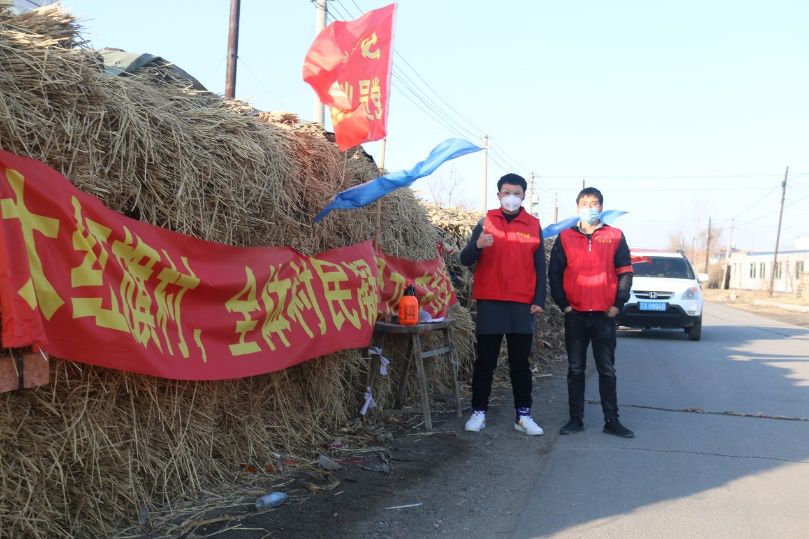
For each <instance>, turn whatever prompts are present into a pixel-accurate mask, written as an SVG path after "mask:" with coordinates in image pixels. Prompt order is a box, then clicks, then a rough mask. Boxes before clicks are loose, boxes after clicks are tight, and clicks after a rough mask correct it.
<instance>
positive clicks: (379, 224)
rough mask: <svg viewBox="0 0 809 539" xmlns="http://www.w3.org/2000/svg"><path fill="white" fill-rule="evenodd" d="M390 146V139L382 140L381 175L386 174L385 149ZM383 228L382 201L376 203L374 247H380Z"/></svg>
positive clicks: (380, 155)
mask: <svg viewBox="0 0 809 539" xmlns="http://www.w3.org/2000/svg"><path fill="white" fill-rule="evenodd" d="M387 146H388V137H385V138H383V139H382V147H381V149H380V152H379V174H380V175H383V174H385V149H386V148H387ZM381 228H382V199H381V198H380V199H379V200H377V202H376V212H374V245H376V247H379V231H380V229H381Z"/></svg>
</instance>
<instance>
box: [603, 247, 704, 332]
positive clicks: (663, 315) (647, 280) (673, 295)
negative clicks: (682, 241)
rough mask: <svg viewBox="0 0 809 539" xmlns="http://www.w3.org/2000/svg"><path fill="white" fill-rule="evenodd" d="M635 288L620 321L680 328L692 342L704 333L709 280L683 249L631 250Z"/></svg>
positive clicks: (628, 323) (639, 326)
mask: <svg viewBox="0 0 809 539" xmlns="http://www.w3.org/2000/svg"><path fill="white" fill-rule="evenodd" d="M632 271H633V272H634V274H635V275H634V277H633V278H632V291H631V293H630V296H629V301H627V303H626V305H624V308H623V310H622V311H621V313H620V314H619V315H618V324H620V325H622V326H628V327H633V328H645V329H649V328H681V329H683V330H685V332H686V334H688V338H689V339H691V340H692V341H698V340H700V337H701V336H702V291H701V290H700V286H699V285H700V284H701V283H704V282H706V281H707V280H708V275H707V274H705V273H699V274H695V273H694V268H692V267H691V263H690V262H689V261H688V259H687V258H686V257H685V255H684V254H683V253H682V252H672V251H632Z"/></svg>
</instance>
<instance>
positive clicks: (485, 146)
mask: <svg viewBox="0 0 809 539" xmlns="http://www.w3.org/2000/svg"><path fill="white" fill-rule="evenodd" d="M488 174H489V135H487V134H485V133H484V134H483V211H484V212H485V211H486V198H487V197H488V196H489V178H488Z"/></svg>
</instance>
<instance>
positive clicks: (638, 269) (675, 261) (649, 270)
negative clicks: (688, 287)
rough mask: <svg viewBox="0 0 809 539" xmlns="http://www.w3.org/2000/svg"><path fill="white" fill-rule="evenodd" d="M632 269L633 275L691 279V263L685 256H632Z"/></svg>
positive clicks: (692, 274)
mask: <svg viewBox="0 0 809 539" xmlns="http://www.w3.org/2000/svg"><path fill="white" fill-rule="evenodd" d="M632 271H633V272H634V273H635V277H667V278H669V279H693V278H694V272H693V270H692V269H691V264H689V263H688V261H687V260H686V259H685V258H669V257H664V256H633V257H632Z"/></svg>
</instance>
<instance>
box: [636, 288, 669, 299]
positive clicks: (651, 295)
mask: <svg viewBox="0 0 809 539" xmlns="http://www.w3.org/2000/svg"><path fill="white" fill-rule="evenodd" d="M634 294H635V297H636V298H638V299H670V298H671V296H673V295H674V292H658V291H656V290H636V291H635V292H634Z"/></svg>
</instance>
